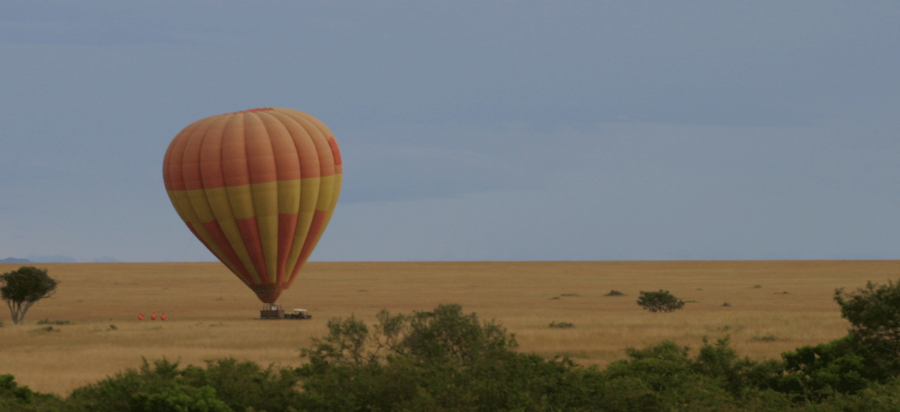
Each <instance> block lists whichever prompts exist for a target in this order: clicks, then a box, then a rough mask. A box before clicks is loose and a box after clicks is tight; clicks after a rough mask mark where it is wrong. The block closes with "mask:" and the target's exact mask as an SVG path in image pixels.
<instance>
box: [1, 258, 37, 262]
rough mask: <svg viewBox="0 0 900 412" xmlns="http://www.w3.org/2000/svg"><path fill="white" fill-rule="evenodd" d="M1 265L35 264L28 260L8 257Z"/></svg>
mask: <svg viewBox="0 0 900 412" xmlns="http://www.w3.org/2000/svg"><path fill="white" fill-rule="evenodd" d="M0 263H34V262H32V261H30V260H28V259H19V258H13V257H8V258H6V259H0Z"/></svg>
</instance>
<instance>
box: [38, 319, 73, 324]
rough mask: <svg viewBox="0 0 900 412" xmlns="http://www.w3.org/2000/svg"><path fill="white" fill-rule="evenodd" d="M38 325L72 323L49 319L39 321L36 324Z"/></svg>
mask: <svg viewBox="0 0 900 412" xmlns="http://www.w3.org/2000/svg"><path fill="white" fill-rule="evenodd" d="M37 324H38V325H71V324H72V322H71V321H68V320H50V319H41V320H39V321H38V322H37Z"/></svg>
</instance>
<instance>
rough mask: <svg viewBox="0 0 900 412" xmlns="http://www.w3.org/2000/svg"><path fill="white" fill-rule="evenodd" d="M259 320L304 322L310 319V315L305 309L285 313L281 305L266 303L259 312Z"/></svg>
mask: <svg viewBox="0 0 900 412" xmlns="http://www.w3.org/2000/svg"><path fill="white" fill-rule="evenodd" d="M259 318H260V319H264V320H271V319H275V320H278V319H292V320H306V319H312V315H310V314H309V312H308V311H307V310H306V309H294V310H292V311H290V312H285V311H284V309H283V308H282V307H281V305H279V304H277V303H266V304H265V305H264V306H263V308H262V310H260V311H259Z"/></svg>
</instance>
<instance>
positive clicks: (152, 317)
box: [150, 312, 156, 320]
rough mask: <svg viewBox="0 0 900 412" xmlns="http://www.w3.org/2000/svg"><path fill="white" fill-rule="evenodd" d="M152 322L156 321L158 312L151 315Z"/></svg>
mask: <svg viewBox="0 0 900 412" xmlns="http://www.w3.org/2000/svg"><path fill="white" fill-rule="evenodd" d="M150 320H156V312H153V313H151V314H150Z"/></svg>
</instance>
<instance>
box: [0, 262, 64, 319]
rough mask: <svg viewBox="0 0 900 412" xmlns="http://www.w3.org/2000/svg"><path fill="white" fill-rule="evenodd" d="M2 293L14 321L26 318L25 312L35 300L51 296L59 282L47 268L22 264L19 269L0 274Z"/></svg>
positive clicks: (0, 289)
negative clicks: (48, 272) (49, 274)
mask: <svg viewBox="0 0 900 412" xmlns="http://www.w3.org/2000/svg"><path fill="white" fill-rule="evenodd" d="M0 282H3V283H4V285H3V287H0V295H2V297H3V300H5V301H6V304H7V306H9V312H10V314H11V315H12V320H13V323H16V324H18V323H19V322H22V321H23V320H25V314H26V313H28V309H30V308H31V305H34V303H35V302H37V301H39V300H41V299H43V298H46V297H49V296H50V295H52V294H53V292H54V291H56V285H58V284H59V282H58V281H57V280H56V279H53V278H51V277H50V276H48V275H47V270H46V269H38V268H36V267H32V266H22V267H20V268H19V270H14V271H12V272H6V273H4V274H2V275H0Z"/></svg>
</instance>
